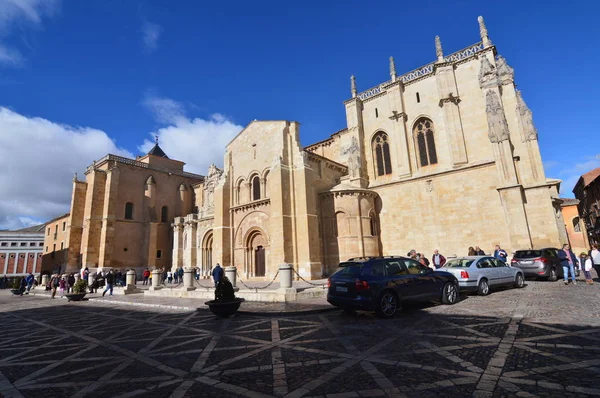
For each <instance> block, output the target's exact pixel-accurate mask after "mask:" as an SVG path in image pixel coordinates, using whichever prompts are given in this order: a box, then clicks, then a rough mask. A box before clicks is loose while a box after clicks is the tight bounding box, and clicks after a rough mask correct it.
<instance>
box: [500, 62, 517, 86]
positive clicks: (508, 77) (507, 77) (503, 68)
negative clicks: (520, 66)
mask: <svg viewBox="0 0 600 398" xmlns="http://www.w3.org/2000/svg"><path fill="white" fill-rule="evenodd" d="M496 66H497V68H496V72H497V73H498V78H499V79H500V82H501V83H502V84H503V85H504V84H509V83H513V82H514V81H515V70H514V69H513V68H511V67H510V66H509V65H508V64H507V63H506V59H504V57H503V56H501V55H499V56H498V58H496Z"/></svg>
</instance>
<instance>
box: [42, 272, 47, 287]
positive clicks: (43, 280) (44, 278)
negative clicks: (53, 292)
mask: <svg viewBox="0 0 600 398" xmlns="http://www.w3.org/2000/svg"><path fill="white" fill-rule="evenodd" d="M46 285H48V275H47V274H44V275H42V286H44V287H46Z"/></svg>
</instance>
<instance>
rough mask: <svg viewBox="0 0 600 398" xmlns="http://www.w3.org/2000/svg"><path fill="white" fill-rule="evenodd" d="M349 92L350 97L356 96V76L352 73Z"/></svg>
mask: <svg viewBox="0 0 600 398" xmlns="http://www.w3.org/2000/svg"><path fill="white" fill-rule="evenodd" d="M350 92H351V93H352V98H354V97H356V78H355V77H354V75H352V76H350Z"/></svg>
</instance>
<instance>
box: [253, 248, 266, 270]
mask: <svg viewBox="0 0 600 398" xmlns="http://www.w3.org/2000/svg"><path fill="white" fill-rule="evenodd" d="M254 264H255V265H256V272H255V273H254V275H255V276H265V248H264V247H262V246H257V247H256V249H255V252H254Z"/></svg>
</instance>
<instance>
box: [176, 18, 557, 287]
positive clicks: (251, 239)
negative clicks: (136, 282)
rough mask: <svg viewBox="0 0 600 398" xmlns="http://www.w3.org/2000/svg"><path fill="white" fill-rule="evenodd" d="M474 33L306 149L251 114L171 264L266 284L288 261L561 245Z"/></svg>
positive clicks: (282, 126) (484, 40) (550, 206)
mask: <svg viewBox="0 0 600 398" xmlns="http://www.w3.org/2000/svg"><path fill="white" fill-rule="evenodd" d="M479 26H480V36H481V41H480V42H478V43H476V44H474V45H472V46H469V47H467V48H465V49H463V50H461V51H458V52H455V53H452V54H450V55H444V53H443V49H442V45H441V41H440V39H439V37H436V40H435V44H436V46H435V47H436V56H437V60H436V61H434V62H432V63H430V64H427V65H425V66H423V67H421V68H418V69H415V70H413V71H410V72H408V73H405V74H403V75H398V74H397V73H396V70H395V65H394V60H393V58H390V79H389V80H388V81H386V82H384V83H381V84H379V85H378V86H376V87H374V88H371V89H369V90H366V91H363V92H358V90H357V88H356V81H355V79H354V77H352V78H351V95H352V96H351V98H350V99H348V100H346V101H345V102H344V106H345V110H346V121H347V127H346V128H344V129H343V130H340V131H338V132H336V133H334V134H333V135H331V136H330V138H328V139H326V140H324V141H321V142H318V143H315V144H313V145H310V146H308V147H306V148H302V147H301V145H300V142H299V124H298V123H297V122H290V121H254V122H252V123H250V124H249V125H248V126H247V127H246V128H245V129H244V130H243V131H242V132H240V133H239V134H238V136H237V137H235V138H234V139H233V140H232V141H231V142H230V143H229V145H227V147H226V150H225V160H224V167H223V169H218V168H217V167H215V166H211V167H210V169H209V171H208V175H207V176H206V178H205V179H204V180H203V181H200V182H198V183H197V184H194V185H193V189H194V197H195V209H196V211H194V212H190V213H189V214H187V215H185V216H182V217H176V218H175V220H174V223H173V225H172V228H173V255H172V266H173V267H178V266H189V267H199V268H200V269H202V272H203V273H204V274H205V275H208V274H209V272H210V269H211V268H212V267H213V266H214V265H215V263H217V262H218V263H220V264H221V265H224V266H236V267H237V268H238V273H239V274H240V276H242V277H243V278H255V279H260V278H264V279H270V278H272V277H273V275H275V273H276V272H277V269H278V265H279V264H281V263H291V264H293V265H294V268H295V269H296V270H297V271H298V272H299V274H300V275H302V276H303V277H305V278H320V277H321V276H323V275H328V274H329V273H331V272H332V271H333V270H334V269H335V268H336V267H337V265H338V263H339V262H340V261H344V260H347V259H348V258H351V257H361V256H377V255H392V254H406V252H407V251H409V250H410V249H416V250H417V251H420V252H423V253H426V254H427V255H431V253H432V252H433V250H434V249H439V250H440V251H441V252H442V253H445V254H446V255H465V254H466V252H467V248H468V247H469V246H475V245H478V246H480V247H482V248H484V250H486V251H491V250H493V246H494V245H496V244H500V245H501V246H502V247H503V248H505V249H506V250H507V251H509V252H510V251H514V250H517V249H522V248H531V247H541V246H559V245H560V244H562V243H563V242H566V240H567V238H566V233H565V229H564V221H563V220H562V216H561V211H560V201H559V200H558V190H559V184H560V180H556V179H548V178H546V176H545V174H544V169H543V166H542V160H541V155H540V150H539V146H538V134H537V130H536V128H535V126H534V124H533V119H532V113H531V111H530V110H529V108H528V107H527V105H526V104H525V101H524V99H523V96H522V95H521V93H520V91H519V90H517V89H516V87H515V83H514V72H513V69H512V68H511V67H510V66H509V65H508V64H507V62H506V60H505V59H504V58H503V57H501V56H500V55H498V54H497V50H496V47H495V46H494V45H493V44H492V43H491V41H490V39H489V37H488V34H487V30H486V28H485V25H484V23H483V19H482V18H481V17H480V18H479Z"/></svg>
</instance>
